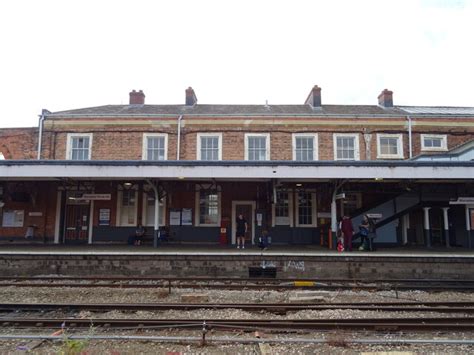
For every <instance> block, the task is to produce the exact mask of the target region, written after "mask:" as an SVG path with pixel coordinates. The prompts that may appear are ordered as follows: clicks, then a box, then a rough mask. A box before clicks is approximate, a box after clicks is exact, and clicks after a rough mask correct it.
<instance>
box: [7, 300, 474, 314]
mask: <svg viewBox="0 0 474 355" xmlns="http://www.w3.org/2000/svg"><path fill="white" fill-rule="evenodd" d="M171 309H173V310H195V309H213V310H219V309H241V310H247V311H267V312H273V313H281V312H285V313H286V312H289V311H302V310H317V311H324V310H366V311H385V312H387V311H388V312H395V311H402V312H440V313H466V314H467V313H474V302H462V301H461V302H420V303H411V302H406V303H403V302H392V303H389V302H386V303H374V302H372V303H370V302H369V303H325V304H321V303H317V304H315V303H311V304H308V303H220V304H216V303H1V304H0V312H11V311H81V310H87V311H93V312H104V311H111V310H117V311H166V310H171Z"/></svg>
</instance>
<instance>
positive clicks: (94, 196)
mask: <svg viewBox="0 0 474 355" xmlns="http://www.w3.org/2000/svg"><path fill="white" fill-rule="evenodd" d="M111 198H112V195H111V194H83V195H82V196H81V199H83V200H96V201H97V200H99V201H110V200H111Z"/></svg>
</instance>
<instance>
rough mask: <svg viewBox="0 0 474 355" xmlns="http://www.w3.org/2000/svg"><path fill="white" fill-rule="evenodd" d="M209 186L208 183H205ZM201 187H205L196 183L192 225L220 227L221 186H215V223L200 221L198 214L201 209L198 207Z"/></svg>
mask: <svg viewBox="0 0 474 355" xmlns="http://www.w3.org/2000/svg"><path fill="white" fill-rule="evenodd" d="M207 186H208V187H210V184H208V185H207ZM203 187H206V186H204V185H196V193H195V195H194V202H195V203H194V226H195V227H220V225H221V218H222V191H221V187H220V186H217V187H216V190H217V209H218V214H217V222H216V223H201V222H200V214H201V209H200V205H199V202H200V193H201V189H202V188H203Z"/></svg>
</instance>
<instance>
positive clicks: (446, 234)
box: [443, 207, 449, 248]
mask: <svg viewBox="0 0 474 355" xmlns="http://www.w3.org/2000/svg"><path fill="white" fill-rule="evenodd" d="M448 210H449V207H443V220H444V237H445V238H446V248H449V220H448Z"/></svg>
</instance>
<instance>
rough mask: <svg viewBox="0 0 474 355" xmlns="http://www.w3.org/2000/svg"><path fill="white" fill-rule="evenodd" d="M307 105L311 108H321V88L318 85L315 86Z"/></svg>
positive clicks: (306, 102)
mask: <svg viewBox="0 0 474 355" xmlns="http://www.w3.org/2000/svg"><path fill="white" fill-rule="evenodd" d="M305 104H306V105H310V106H311V107H321V88H320V87H319V86H318V85H314V86H313V88H312V89H311V92H310V93H309V95H308V98H307V99H306V101H305Z"/></svg>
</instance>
